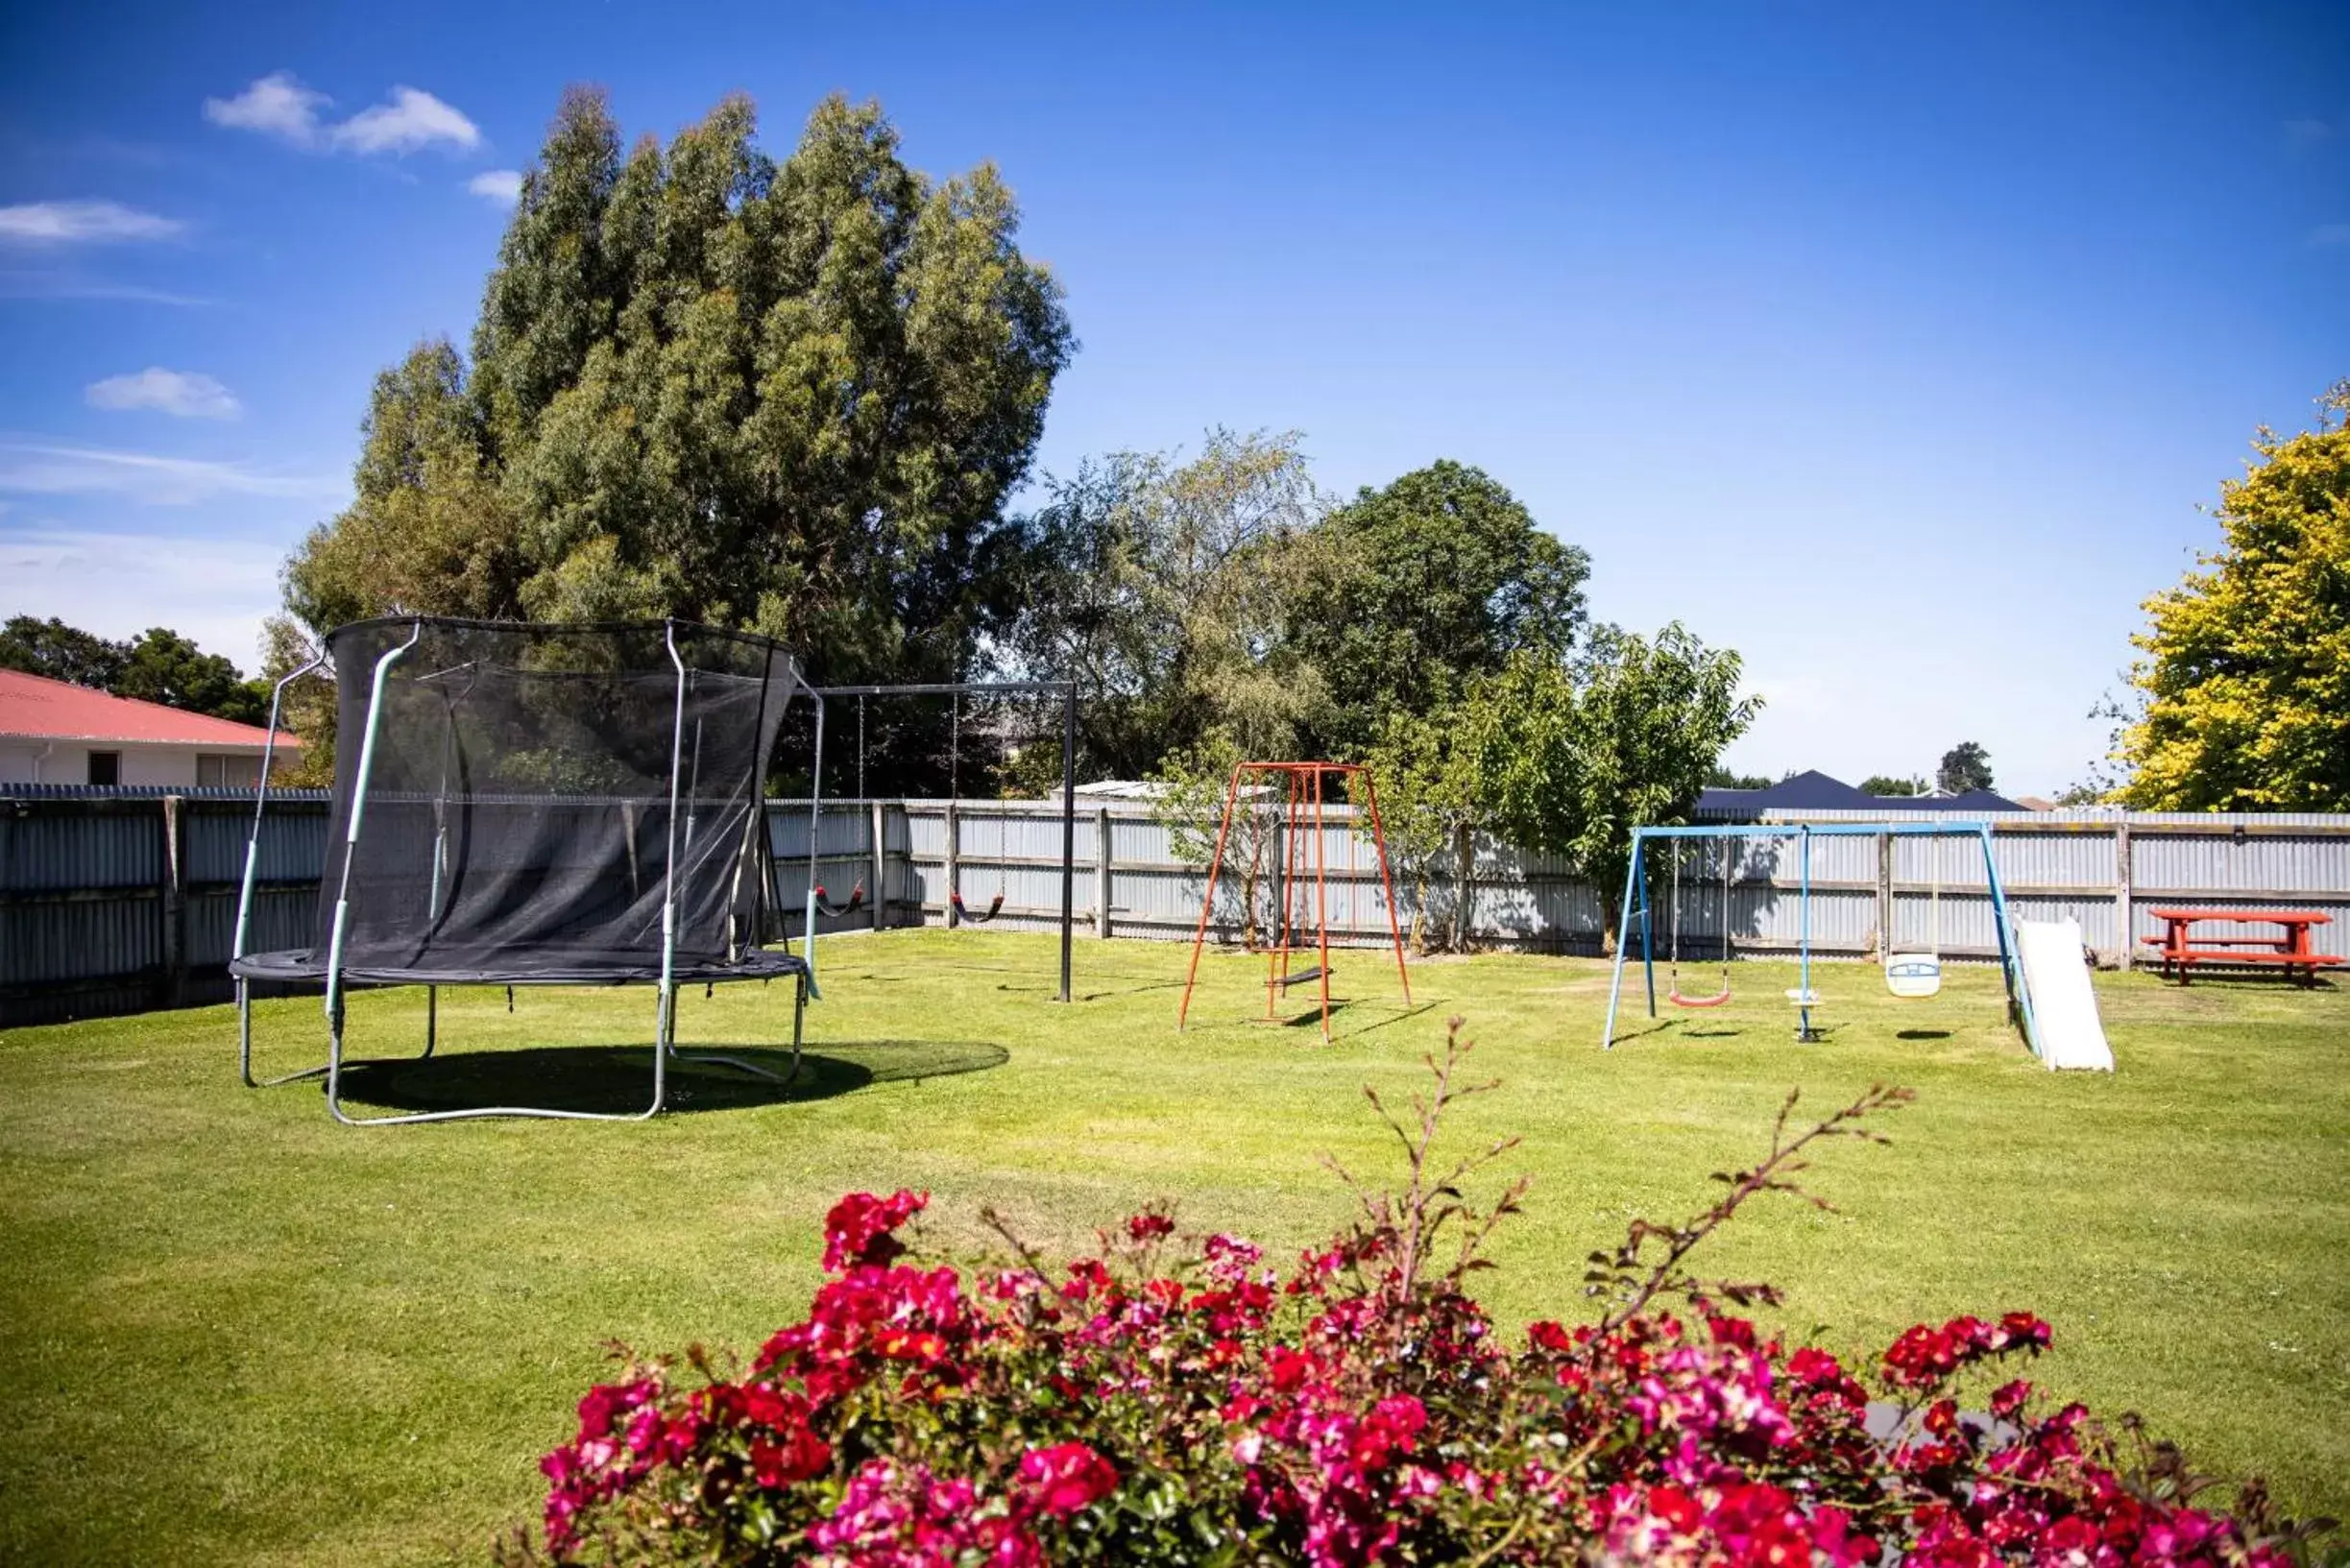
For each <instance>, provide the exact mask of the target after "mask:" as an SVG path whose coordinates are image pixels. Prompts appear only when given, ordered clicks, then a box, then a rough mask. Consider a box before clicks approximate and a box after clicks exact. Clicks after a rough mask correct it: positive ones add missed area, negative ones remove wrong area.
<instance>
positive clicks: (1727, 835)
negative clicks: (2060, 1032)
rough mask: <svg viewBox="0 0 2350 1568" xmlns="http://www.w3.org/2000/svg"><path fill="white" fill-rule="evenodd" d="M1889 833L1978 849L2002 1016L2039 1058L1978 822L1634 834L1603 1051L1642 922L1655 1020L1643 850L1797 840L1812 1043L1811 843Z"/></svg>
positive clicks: (2003, 897)
mask: <svg viewBox="0 0 2350 1568" xmlns="http://www.w3.org/2000/svg"><path fill="white" fill-rule="evenodd" d="M1880 834H1882V835H1888V836H1891V837H1896V838H1972V839H1974V840H1975V841H1976V842H1977V843H1979V844H1980V845H1981V846H1982V851H1983V876H1984V879H1985V880H1986V881H1987V882H1988V883H1989V885H1990V890H1991V923H1992V926H1993V929H1995V930H1996V932H1997V933H1998V937H1999V973H2000V975H2001V976H2002V977H2004V979H2005V981H2006V984H2007V1016H2008V1019H2009V1021H2010V1022H2012V1023H2014V1024H2015V1025H2017V1026H2018V1027H2019V1028H2020V1029H2022V1030H2023V1043H2024V1045H2025V1046H2027V1047H2028V1048H2030V1049H2031V1052H2032V1054H2033V1055H2034V1056H2038V1055H2039V1054H2040V1030H2039V1028H2038V1027H2037V1026H2036V1025H2035V1024H2034V1022H2033V1018H2032V996H2031V990H2030V988H2029V986H2027V985H2026V984H2025V983H2024V978H2023V965H2022V963H2021V962H2020V961H2019V960H2018V958H2017V955H2016V945H2015V942H2014V940H2013V938H2012V937H2011V935H2010V934H2009V930H2008V910H2007V890H2006V888H2005V887H2004V886H2002V885H2001V884H2000V882H1999V860H1998V858H1997V856H1994V855H1993V853H1992V844H1991V824H1989V823H1988V822H1981V821H1943V820H1934V821H1926V822H1762V823H1753V822H1747V823H1733V824H1723V825H1720V826H1705V827H1688V828H1635V829H1634V830H1633V831H1632V864H1631V865H1630V866H1629V867H1628V868H1627V869H1626V870H1625V873H1624V901H1623V905H1622V909H1623V914H1622V916H1621V917H1620V918H1619V920H1618V922H1617V927H1616V933H1615V964H1614V968H1613V972H1612V973H1611V976H1610V977H1609V981H1608V1024H1607V1032H1606V1033H1605V1034H1604V1035H1603V1036H1602V1037H1601V1039H1600V1046H1601V1048H1602V1049H1608V1050H1612V1049H1615V1020H1616V1011H1617V1002H1618V1001H1619V1000H1620V996H1621V993H1622V990H1623V986H1624V958H1625V954H1626V953H1627V952H1628V951H1629V949H1630V948H1631V945H1632V925H1633V921H1634V920H1635V918H1636V919H1637V920H1638V921H1639V923H1640V969H1641V974H1642V978H1643V979H1644V980H1645V981H1646V984H1647V992H1648V1016H1649V1017H1651V1018H1655V1017H1656V1016H1657V944H1656V937H1655V929H1654V911H1653V910H1652V909H1651V908H1650V906H1649V899H1648V878H1647V876H1646V875H1645V872H1646V868H1647V856H1648V846H1649V844H1650V843H1651V842H1652V841H1656V840H1677V839H1692V838H1695V839H1724V840H1734V841H1744V840H1748V839H1756V838H1768V839H1788V838H1792V839H1795V840H1797V841H1798V842H1799V844H1800V846H1801V848H1800V851H1799V854H1798V856H1797V858H1798V861H1799V864H1800V867H1801V869H1800V872H1799V879H1800V880H1799V883H1798V885H1799V887H1800V889H1801V892H1800V897H1801V900H1802V902H1801V904H1800V905H1798V915H1797V931H1798V936H1797V958H1798V963H1799V965H1800V973H1801V978H1800V979H1799V980H1798V981H1797V990H1796V993H1795V995H1796V997H1797V998H1798V999H1800V1000H1798V1001H1797V1002H1796V1027H1795V1037H1796V1038H1797V1039H1798V1040H1814V1039H1817V1038H1818V1037H1819V1035H1818V1029H1817V1026H1816V1025H1813V1023H1812V1021H1811V1012H1812V1008H1813V1007H1814V1006H1815V1005H1816V1004H1817V1001H1818V997H1817V994H1816V993H1815V992H1814V991H1813V990H1812V988H1811V841H1812V840H1813V839H1814V838H1858V837H1863V836H1866V837H1871V838H1874V837H1877V836H1878V835H1880ZM1723 921H1724V926H1725V930H1724V932H1723V941H1724V942H1725V943H1727V942H1728V941H1729V939H1730V938H1729V932H1728V930H1727V926H1728V922H1729V914H1728V911H1727V910H1725V911H1724V915H1723Z"/></svg>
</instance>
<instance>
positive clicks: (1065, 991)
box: [809, 681, 1078, 1001]
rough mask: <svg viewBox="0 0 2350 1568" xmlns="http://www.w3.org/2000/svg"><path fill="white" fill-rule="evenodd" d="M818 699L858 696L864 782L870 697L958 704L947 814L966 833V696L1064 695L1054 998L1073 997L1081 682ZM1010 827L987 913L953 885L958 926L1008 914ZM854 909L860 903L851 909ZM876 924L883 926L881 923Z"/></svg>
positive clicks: (828, 691) (1000, 833)
mask: <svg viewBox="0 0 2350 1568" xmlns="http://www.w3.org/2000/svg"><path fill="white" fill-rule="evenodd" d="M809 689H810V690H812V691H813V692H814V693H815V694H816V695H817V696H818V697H821V698H824V699H826V700H837V699H839V698H842V697H855V698H856V699H857V703H858V736H859V740H858V758H857V768H858V783H859V787H860V789H861V788H862V787H863V781H864V742H863V736H864V703H865V699H867V698H868V697H945V698H947V699H948V700H949V702H950V703H951V704H952V705H953V707H952V710H951V712H950V716H949V720H948V732H947V735H948V740H947V748H948V749H947V777H948V784H947V787H948V790H949V793H950V800H949V810H948V812H947V822H948V832H950V833H959V832H961V827H960V822H959V817H960V813H959V811H958V810H957V809H955V808H957V807H959V806H960V804H961V798H960V797H961V789H962V781H961V776H960V774H961V764H962V701H963V698H965V697H966V696H981V697H1058V698H1059V699H1060V701H1061V737H1060V738H1061V855H1060V882H1061V899H1060V928H1061V978H1060V993H1059V995H1058V996H1057V997H1056V998H1055V999H1054V1000H1056V1001H1068V1000H1069V997H1070V988H1069V980H1070V970H1071V968H1072V961H1071V958H1072V948H1073V946H1074V933H1075V931H1076V926H1077V921H1076V912H1077V854H1078V851H1077V844H1078V815H1077V746H1078V684H1077V683H1076V682H1075V681H944V682H934V683H930V684H921V685H912V686H826V687H811V688H809ZM1006 832H1007V829H1006V826H1005V817H1004V816H1002V815H999V816H998V817H997V819H996V868H997V869H996V878H997V881H996V893H995V898H994V899H993V901H991V902H990V903H989V905H988V906H987V912H986V913H985V914H973V913H971V912H970V911H969V910H968V909H966V908H965V907H964V906H963V899H962V892H961V890H960V889H959V888H957V887H956V886H954V885H953V884H952V883H950V884H949V886H948V888H947V905H948V908H949V910H950V911H951V913H950V919H951V920H952V921H953V922H954V923H955V924H957V925H959V924H961V923H962V922H964V921H969V922H971V923H972V924H975V925H980V924H984V923H985V922H987V921H990V920H993V919H995V918H996V916H997V915H999V914H1001V913H1002V912H1003V911H1004V900H1005V892H1006V891H1007V887H1008V882H1007V879H1008V876H1009V869H1008V856H1007V855H1006V853H1005V852H1006V848H1007V840H1006V837H1005V834H1006ZM957 848H959V846H957V845H954V844H950V845H949V846H948V851H949V853H948V858H949V860H950V861H953V860H954V859H955V858H956V856H955V851H956V850H957ZM849 907H854V902H853V901H852V904H851V905H849ZM876 924H877V925H878V924H879V922H878V920H877V922H876Z"/></svg>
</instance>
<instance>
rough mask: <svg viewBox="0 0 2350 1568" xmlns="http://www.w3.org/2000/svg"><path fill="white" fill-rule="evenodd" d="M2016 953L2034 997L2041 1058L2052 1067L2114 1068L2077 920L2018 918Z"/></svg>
mask: <svg viewBox="0 0 2350 1568" xmlns="http://www.w3.org/2000/svg"><path fill="white" fill-rule="evenodd" d="M2016 955H2017V957H2018V958H2019V959H2020V960H2021V961H2022V962H2023V989H2024V992H2025V994H2026V995H2028V996H2029V997H2030V998H2031V1001H2032V1023H2033V1024H2034V1025H2036V1026H2037V1029H2038V1032H2039V1035H2040V1060H2041V1061H2042V1062H2043V1063H2044V1064H2045V1065H2047V1066H2048V1067H2051V1068H2057V1067H2078V1068H2088V1069H2091V1070H2094V1071H2097V1072H2104V1073H2111V1072H2112V1071H2113V1070H2114V1048H2113V1047H2112V1046H2110V1045H2107V1044H2106V1042H2105V1022H2104V1020H2103V1019H2101V1018H2099V1017H2098V1016H2097V999H2096V993H2095V992H2094V991H2092V990H2090V988H2089V965H2088V964H2087V963H2085V962H2083V961H2082V958H2081V923H2080V922H2079V921H2077V920H2019V921H2017V922H2016Z"/></svg>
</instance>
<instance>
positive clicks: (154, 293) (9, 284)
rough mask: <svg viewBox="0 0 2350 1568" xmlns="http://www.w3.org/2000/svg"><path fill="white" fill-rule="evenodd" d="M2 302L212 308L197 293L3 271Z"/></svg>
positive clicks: (62, 275) (0, 282)
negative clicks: (92, 302) (133, 303)
mask: <svg viewBox="0 0 2350 1568" xmlns="http://www.w3.org/2000/svg"><path fill="white" fill-rule="evenodd" d="M0 300H135V301H137V302H140V303H142V304H151V305H208V304H211V303H213V301H210V300H206V299H204V298H202V297H200V296H198V295H193V294H174V293H172V292H171V291H170V290H169V289H153V288H148V287H146V286H145V285H143V284H139V283H114V282H109V281H108V280H107V279H105V278H103V277H79V276H77V275H75V274H73V273H68V272H40V271H31V272H0Z"/></svg>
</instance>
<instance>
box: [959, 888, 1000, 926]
mask: <svg viewBox="0 0 2350 1568" xmlns="http://www.w3.org/2000/svg"><path fill="white" fill-rule="evenodd" d="M947 902H949V903H950V904H952V905H955V918H956V919H957V920H958V921H962V922H965V923H967V924H969V925H973V926H984V925H986V924H987V923H988V922H989V921H991V920H993V919H995V918H996V916H997V915H999V914H1002V913H1003V912H1004V895H1003V894H1001V893H998V894H997V895H996V896H995V898H994V899H992V900H991V901H989V903H988V905H987V912H986V913H985V914H983V915H975V914H973V913H972V912H971V910H970V909H969V908H968V907H967V906H966V905H964V904H963V896H962V894H961V893H959V892H955V893H949V894H948V895H947Z"/></svg>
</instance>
